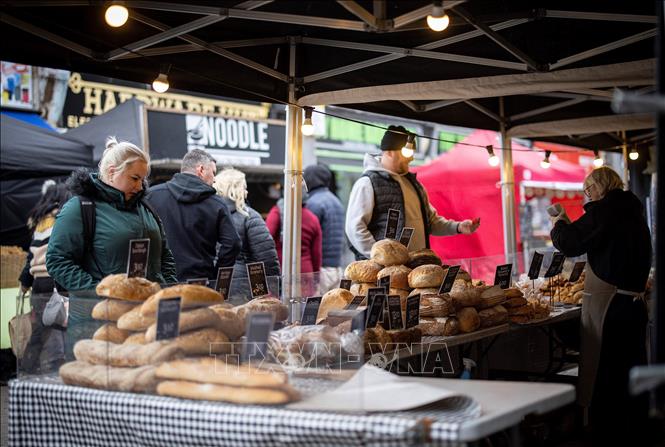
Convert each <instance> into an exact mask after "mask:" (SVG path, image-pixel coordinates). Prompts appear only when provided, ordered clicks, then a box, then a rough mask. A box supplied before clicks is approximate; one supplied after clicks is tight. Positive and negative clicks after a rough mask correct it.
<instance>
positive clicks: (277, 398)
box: [157, 380, 297, 405]
mask: <svg viewBox="0 0 665 447" xmlns="http://www.w3.org/2000/svg"><path fill="white" fill-rule="evenodd" d="M285 388H286V387H285ZM157 394H161V395H163V396H173V397H184V398H186V399H198V400H217V401H221V402H231V403H235V404H244V405H279V404H286V403H288V402H291V401H293V400H296V399H297V398H296V397H295V396H297V392H296V391H295V390H292V389H291V390H287V389H276V388H246V387H235V386H226V385H213V384H210V383H196V382H186V381H184V380H167V381H165V382H161V383H160V384H159V385H157Z"/></svg>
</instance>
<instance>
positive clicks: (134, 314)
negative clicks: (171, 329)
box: [116, 306, 157, 332]
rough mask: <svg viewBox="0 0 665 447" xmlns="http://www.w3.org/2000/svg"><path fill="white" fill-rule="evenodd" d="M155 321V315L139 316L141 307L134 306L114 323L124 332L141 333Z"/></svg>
mask: <svg viewBox="0 0 665 447" xmlns="http://www.w3.org/2000/svg"><path fill="white" fill-rule="evenodd" d="M155 321H157V317H156V315H147V316H144V315H141V306H136V307H135V308H134V309H132V310H130V311H129V312H127V313H126V314H124V315H122V316H121V317H120V318H118V322H117V323H116V324H117V326H118V328H119V329H122V330H124V331H134V332H142V331H145V330H146V329H148V328H149V327H150V325H151V324H153V323H154V322H155Z"/></svg>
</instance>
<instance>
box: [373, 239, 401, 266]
mask: <svg viewBox="0 0 665 447" xmlns="http://www.w3.org/2000/svg"><path fill="white" fill-rule="evenodd" d="M370 259H371V260H372V261H374V262H376V263H377V264H380V265H382V266H384V267H388V266H389V265H400V264H406V263H407V262H408V260H409V250H407V248H406V247H405V246H404V245H402V244H401V243H400V242H398V241H395V240H393V239H382V240H380V241H378V242H375V243H374V245H372V249H371V251H370Z"/></svg>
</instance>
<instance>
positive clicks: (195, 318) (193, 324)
mask: <svg viewBox="0 0 665 447" xmlns="http://www.w3.org/2000/svg"><path fill="white" fill-rule="evenodd" d="M218 323H219V318H218V317H217V314H216V313H215V311H214V310H212V309H210V308H208V307H201V308H199V309H194V310H189V311H184V312H180V318H179V328H180V329H179V330H180V333H181V334H182V333H185V332H189V331H192V330H194V329H199V328H202V327H214V326H216V325H217V324H218ZM156 335H157V323H154V324H152V325H150V327H149V328H148V330H146V331H145V339H146V340H147V341H148V342H151V341H155V337H156Z"/></svg>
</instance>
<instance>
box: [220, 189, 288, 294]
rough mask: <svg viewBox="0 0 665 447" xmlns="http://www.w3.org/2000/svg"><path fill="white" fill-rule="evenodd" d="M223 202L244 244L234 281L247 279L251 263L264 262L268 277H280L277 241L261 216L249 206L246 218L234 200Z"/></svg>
mask: <svg viewBox="0 0 665 447" xmlns="http://www.w3.org/2000/svg"><path fill="white" fill-rule="evenodd" d="M222 200H223V201H224V204H225V205H226V207H227V208H228V210H229V213H231V219H232V220H233V225H234V226H235V229H236V231H237V232H238V236H240V241H241V243H242V249H241V251H240V254H239V255H238V257H237V258H236V264H235V266H234V268H233V281H234V282H235V281H237V280H238V279H243V278H247V268H246V267H245V265H246V264H248V263H250V262H263V265H264V267H265V270H266V276H279V275H280V271H279V261H278V259H277V250H276V249H275V241H274V240H273V239H272V237H271V236H270V232H268V227H267V226H266V223H265V222H264V221H263V218H262V217H261V215H260V214H259V213H257V212H256V211H255V210H254V209H252V208H250V207H248V206H247V207H246V209H247V212H248V213H249V216H245V215H243V214H241V213H239V212H238V210H237V209H236V204H235V202H234V201H233V200H231V199H229V198H226V197H222ZM243 284H244V283H243ZM247 286H249V283H247Z"/></svg>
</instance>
